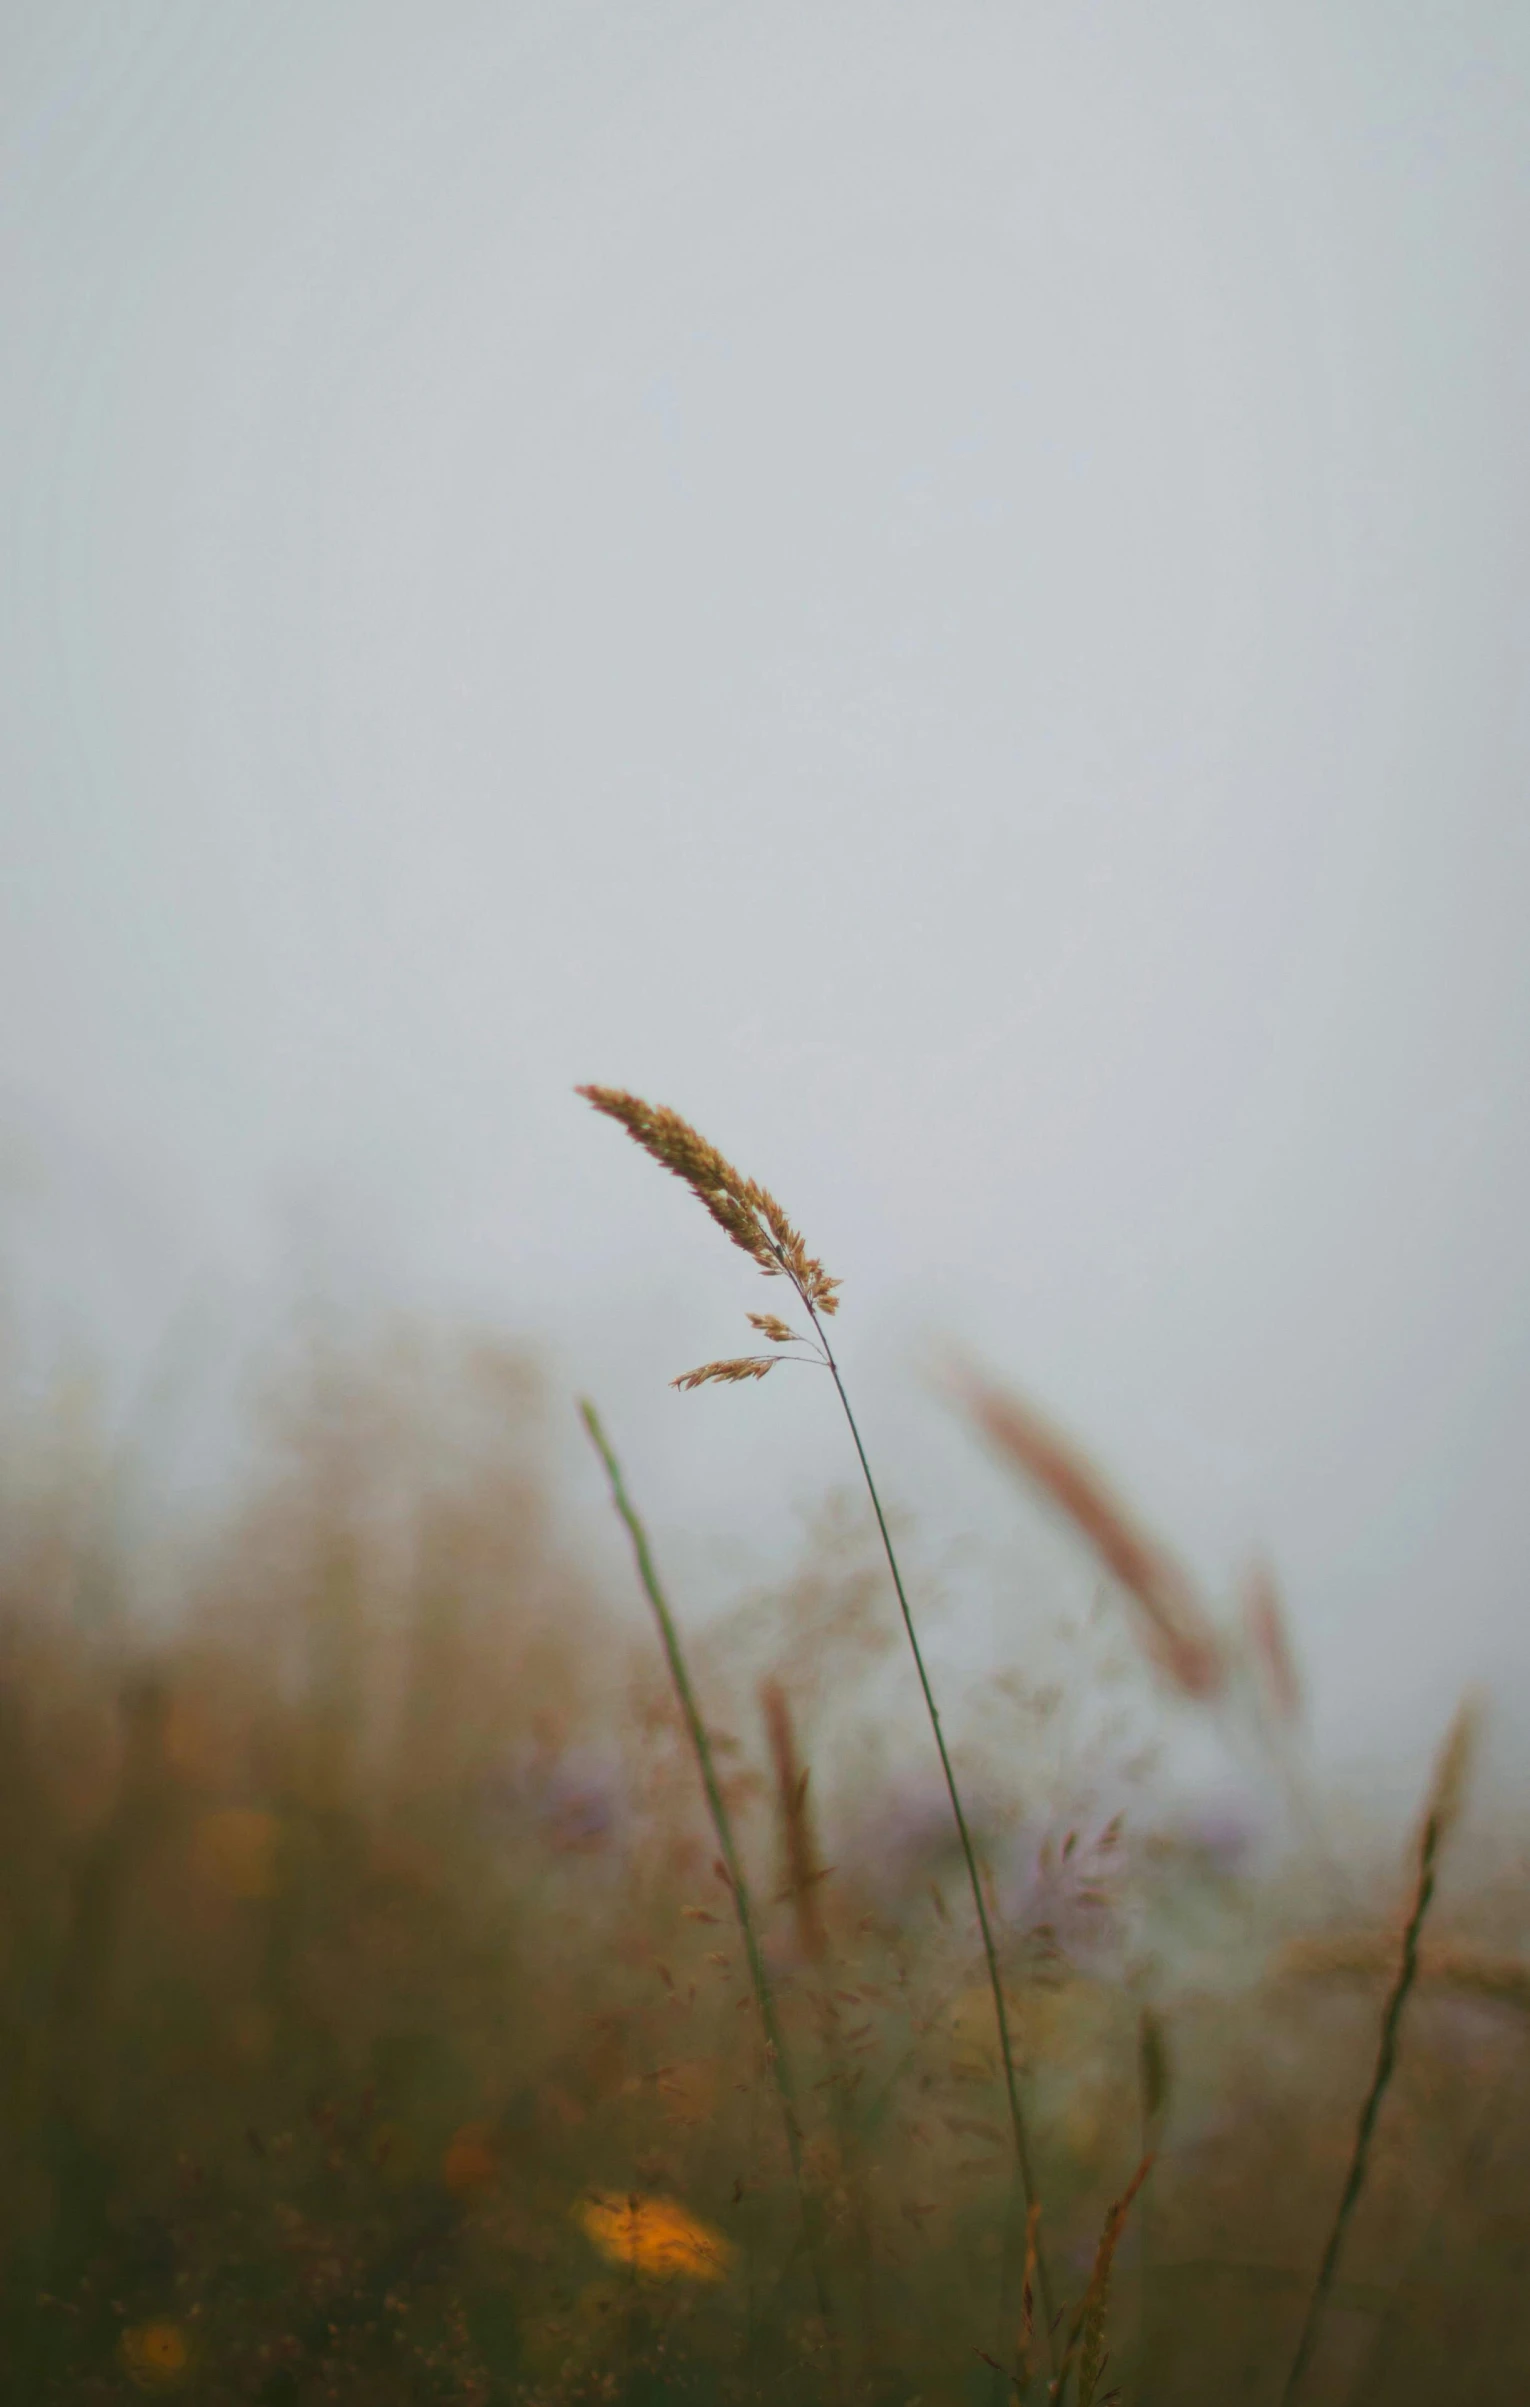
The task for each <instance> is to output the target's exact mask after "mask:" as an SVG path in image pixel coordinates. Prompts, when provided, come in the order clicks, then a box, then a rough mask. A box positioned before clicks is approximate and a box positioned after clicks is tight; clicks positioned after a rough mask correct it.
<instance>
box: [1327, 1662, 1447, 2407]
mask: <svg viewBox="0 0 1530 2407" xmlns="http://www.w3.org/2000/svg"><path fill="white" fill-rule="evenodd" d="M1476 1723H1477V1713H1476V1708H1475V1706H1474V1704H1473V1703H1472V1702H1471V1701H1470V1700H1468V1701H1467V1702H1466V1703H1465V1704H1463V1705H1462V1706H1461V1707H1460V1709H1459V1711H1458V1712H1457V1714H1456V1718H1455V1720H1454V1721H1453V1722H1452V1724H1451V1726H1450V1730H1449V1732H1448V1734H1447V1736H1446V1739H1445V1744H1444V1746H1443V1747H1442V1748H1441V1750H1440V1756H1439V1761H1438V1763H1437V1764H1436V1767H1435V1774H1434V1780H1433V1783H1432V1785H1431V1788H1430V1792H1429V1802H1428V1804H1427V1805H1426V1807H1425V1809H1424V1819H1423V1823H1422V1825H1421V1827H1420V1830H1419V1838H1418V1872H1417V1878H1416V1880H1415V1883H1414V1890H1413V1903H1412V1906H1411V1907H1410V1909H1409V1912H1408V1919H1407V1922H1406V1924H1405V1926H1404V1929H1403V1937H1402V1950H1401V1953H1400V1955H1399V1957H1398V1963H1397V1974H1396V1978H1395V1979H1394V1980H1393V1983H1392V1987H1391V1990H1390V1992H1389V1993H1388V1996H1387V2002H1386V2006H1385V2008H1384V2009H1383V2012H1382V2017H1381V2039H1380V2043H1379V2045H1378V2047H1377V2050H1376V2069H1375V2071H1374V2072H1373V2074H1372V2075H1371V2085H1370V2088H1369V2089H1368V2090H1367V2091H1366V2094H1365V2101H1364V2104H1363V2105H1362V2106H1361V2109H1360V2119H1359V2122H1358V2123H1357V2124H1356V2127H1355V2144H1354V2147H1353V2149H1352V2150H1351V2153H1350V2160H1349V2171H1348V2173H1347V2175H1346V2176H1345V2181H1344V2188H1343V2190H1342V2191H1341V2193H1340V2196H1339V2204H1338V2208H1337V2210H1336V2212H1335V2214H1334V2219H1333V2227H1332V2229H1331V2230H1330V2232H1329V2234H1328V2242H1327V2245H1326V2247H1325V2248H1324V2250H1323V2255H1322V2260H1321V2262H1320V2264H1319V2266H1318V2272H1317V2279H1316V2281H1315V2282H1314V2283H1313V2285H1312V2296H1311V2298H1310V2299H1309V2300H1308V2302H1307V2313H1306V2316H1305V2318H1304V2320H1303V2323H1302V2328H1301V2334H1300V2337H1299V2338H1298V2340H1297V2343H1296V2354H1295V2356H1294V2357H1293V2358H1292V2360H1291V2371H1290V2372H1289V2374H1288V2375H1287V2376H1286V2386H1285V2389H1284V2390H1283V2392H1282V2393H1281V2407H1291V2402H1292V2401H1293V2400H1294V2399H1295V2397H1296V2395H1297V2393H1298V2391H1299V2390H1300V2388H1301V2385H1302V2381H1303V2378H1304V2376H1305V2374H1306V2371H1307V2368H1308V2366H1309V2364H1310V2363H1311V2361H1312V2354H1313V2351H1314V2349H1315V2348H1316V2346H1317V2339H1318V2333H1319V2331H1320V2330H1321V2328H1322V2322H1323V2316H1324V2313H1325V2311H1326V2309H1327V2306H1328V2298H1329V2293H1330V2292H1331V2290H1332V2289H1333V2284H1334V2276H1335V2274H1336V2273H1337V2272H1338V2269H1339V2258H1340V2255H1341V2254H1342V2252H1343V2248H1344V2238H1345V2234H1346V2232H1347V2231H1348V2229H1349V2224H1350V2218H1351V2216H1352V2215H1353V2214H1354V2211H1355V2208H1356V2206H1357V2204H1358V2203H1359V2198H1360V2193H1361V2191H1362V2190H1363V2189H1364V2187H1365V2176H1366V2173H1367V2171H1368V2169H1369V2165H1370V2155H1371V2142H1372V2140H1373V2138H1374V2137H1375V2132H1376V2123H1377V2119H1378V2117H1379V2116H1380V2113H1381V2107H1382V2102H1383V2100H1384V2099H1385V2097H1386V2094H1387V2091H1388V2089H1389V2088H1390V2087H1391V2084H1392V2075H1393V2073H1394V2072H1395V2071H1396V2069H1397V2050H1398V2040H1399V2035H1400V2033H1401V2029H1402V2018H1403V2009H1404V2007H1405V2006H1406V2005H1407V2003H1408V1999H1409V1997H1410V1996H1411V1995H1412V1992H1413V1989H1414V1986H1415V1984H1416V1982H1417V1980H1418V1950H1419V1939H1420V1937H1421V1935H1422V1933H1423V1928H1424V1921H1425V1918H1426V1916H1427V1915H1428V1912H1429V1908H1430V1905H1431V1904H1432V1902H1433V1899H1434V1887H1435V1873H1436V1866H1437V1864H1438V1861H1439V1853H1440V1849H1441V1847H1442V1846H1443V1845H1444V1843H1445V1840H1446V1838H1447V1837H1448V1836H1449V1834H1450V1829H1451V1826H1452V1824H1453V1823H1454V1821H1455V1819H1456V1816H1457V1815H1458V1813H1459V1812H1460V1809H1461V1797H1462V1792H1463V1790H1464V1788H1465V1785H1466V1775H1467V1769H1468V1766H1469V1763H1470V1759H1471V1752H1472V1745H1473V1741H1474V1738H1475V1735H1476Z"/></svg>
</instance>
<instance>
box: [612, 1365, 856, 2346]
mask: <svg viewBox="0 0 1530 2407" xmlns="http://www.w3.org/2000/svg"><path fill="white" fill-rule="evenodd" d="M579 1413H580V1418H581V1419H582V1421H583V1422H584V1425H585V1428H586V1430H587V1431H588V1432H589V1437H590V1442H591V1444H592V1445H593V1446H594V1448H595V1451H596V1453H597V1454H598V1455H599V1456H600V1459H601V1462H602V1463H603V1464H604V1466H605V1473H606V1479H607V1481H608V1483H609V1485H610V1489H611V1501H612V1503H613V1504H614V1505H615V1507H616V1510H617V1512H618V1514H619V1515H620V1516H621V1519H622V1521H623V1522H624V1523H625V1525H626V1530H627V1535H628V1537H629V1538H630V1539H631V1541H632V1552H633V1558H634V1560H635V1561H636V1564H637V1568H638V1577H639V1578H640V1579H641V1581H642V1583H643V1587H644V1589H645V1591H646V1593H647V1597H648V1601H649V1603H650V1604H651V1605H652V1607H653V1612H654V1619H655V1620H656V1621H657V1623H658V1625H659V1636H660V1639H661V1641H662V1643H663V1647H664V1656H665V1661H666V1662H667V1663H668V1665H669V1676H670V1680H671V1682H672V1684H673V1686H674V1691H675V1696H676V1699H677V1701H678V1703H679V1706H680V1712H681V1715H682V1717H683V1719H684V1722H685V1728H686V1735H687V1736H688V1738H689V1739H690V1742H691V1751H692V1753H693V1754H694V1756H695V1758H696V1768H697V1771H698V1772H699V1773H700V1775H701V1786H702V1791H703V1794H704V1795H705V1797H706V1801H707V1811H708V1813H709V1814H710V1816H711V1820H712V1830H713V1833H714V1835H715V1837H716V1840H717V1852H718V1855H719V1857H720V1859H721V1862H722V1867H723V1871H724V1873H725V1875H726V1878H727V1886H728V1890H729V1892H730V1894H731V1896H732V1899H733V1910H734V1913H735V1914H736V1916H737V1918H738V1927H739V1936H740V1938H741V1939H742V1940H743V1943H744V1955H745V1959H746V1961H747V1963H748V1966H749V1979H750V1983H751V1985H752V1987H753V1990H754V2000H755V2006H756V2008H757V2010H758V2012H759V2017H760V2029H761V2031H762V2033H763V2035H764V2040H765V2055H766V2060H767V2062H768V2063H769V2065H770V2069H771V2073H772V2075H773V2077H774V2080H775V2085H776V2090H777V2093H778V2095H779V2097H780V2101H781V2120H782V2125H783V2128H784V2130H785V2134H786V2149H787V2155H788V2157H789V2159H790V2161H791V2169H792V2180H793V2182H794V2184H795V2186H796V2190H797V2198H798V2203H799V2206H800V2208H801V2213H802V2228H803V2237H804V2240H805V2242H806V2245H807V2251H808V2258H809V2263H810V2265H811V2268H812V2276H813V2288H814V2292H815V2295H816V2299H817V2305H818V2312H819V2314H820V2315H821V2316H823V2317H824V2319H825V2321H828V2319H829V2317H830V2304H829V2289H828V2283H827V2280H826V2279H825V2275H824V2268H823V2251H822V2245H821V2240H820V2235H819V2230H818V2216H817V2211H816V2207H815V2204H814V2201H813V2198H812V2194H811V2192H810V2190H809V2188H808V2185H807V2181H806V2178H805V2175H804V2172H803V2164H802V2128H801V2124H800V2122H799V2121H798V2116H797V2100H796V2088H795V2084H794V2082H793V2079H792V2071H791V2059H790V2057H789V2056H788V2054H787V2051H786V2044H785V2041H784V2040H783V2038H782V2035H781V2025H780V2019H779V2017H778V2015H777V2013H776V2003H775V1995H774V1992H773V1991H772V1989H771V1985H770V1975H769V1973H768V1972H767V1971H766V1969H765V1959H764V1956H763V1954H762V1953H761V1950H760V1942H759V1933H758V1931H757V1929H756V1927H755V1919H754V1909H753V1907H752V1905H751V1903H750V1897H749V1883H748V1881H747V1880H746V1879H745V1877H744V1867H743V1864H742V1862H741V1861H740V1858H739V1852H738V1848H737V1846H736V1844H735V1843H734V1837H733V1824H732V1820H731V1818H730V1816H729V1813H728V1807H727V1802H726V1800H725V1798H724V1796H723V1793H722V1786H721V1783H720V1782H719V1780H718V1777H717V1765H716V1762H715V1759H714V1757H713V1754H712V1743H711V1740H710V1739H709V1738H708V1736H707V1726H706V1723H705V1722H704V1721H703V1720H702V1718H701V1710H700V1707H699V1706H698V1705H697V1702H696V1692H695V1690H694V1688H693V1687H692V1686H691V1676H690V1672H689V1670H688V1669H687V1666H686V1661H685V1652H684V1649H683V1648H682V1646H681V1644H680V1633H679V1630H678V1629H677V1628H676V1626H675V1617H674V1615H673V1614H672V1613H671V1611H670V1609H669V1600H668V1598H667V1597H666V1596H665V1594H664V1589H663V1586H662V1584H661V1582H660V1579H659V1574H658V1570H657V1568H656V1566H655V1563H654V1559H653V1550H652V1548H651V1547H650V1545H649V1543H648V1533H647V1531H646V1530H645V1529H644V1527H643V1524H642V1522H641V1520H640V1519H639V1518H638V1514H637V1512H636V1509H635V1508H634V1506H633V1504H632V1501H631V1498H630V1497H629V1496H628V1494H627V1487H626V1482H625V1481H624V1479H623V1477H622V1470H621V1465H620V1463H619V1462H618V1461H617V1459H616V1456H615V1454H614V1452H613V1451H612V1447H611V1442H610V1440H609V1438H608V1437H607V1436H606V1433H605V1430H604V1428H603V1426H602V1424H601V1419H600V1415H599V1413H598V1412H597V1411H596V1409H595V1407H594V1405H593V1404H591V1403H590V1402H589V1400H588V1399H587V1398H586V1399H584V1400H583V1401H581V1403H580V1406H579Z"/></svg>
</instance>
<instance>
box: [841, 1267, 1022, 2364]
mask: <svg viewBox="0 0 1530 2407" xmlns="http://www.w3.org/2000/svg"><path fill="white" fill-rule="evenodd" d="M799 1292H800V1291H799ZM802 1300H803V1303H804V1305H805V1306H806V1309H807V1311H808V1314H809V1316H810V1318H811V1320H812V1323H813V1327H814V1329H815V1330H816V1332H817V1335H818V1342H819V1344H820V1345H821V1347H822V1348H823V1358H824V1361H825V1363H826V1364H827V1366H828V1370H829V1375H830V1377H831V1378H832V1379H833V1381H834V1387H835V1392H836V1393H837V1395H838V1397H839V1400H840V1404H841V1406H842V1407H843V1410H844V1415H845V1419H846V1421H847V1423H848V1424H849V1429H850V1435H851V1437H852V1439H853V1440H854V1442H855V1451H856V1455H857V1458H858V1459H859V1462H860V1466H861V1475H862V1477H863V1479H864V1480H865V1482H866V1493H867V1494H868V1496H869V1497H870V1498H871V1509H872V1511H873V1512H874V1513H875V1515H876V1522H877V1528H878V1530H879V1532H880V1533H881V1539H882V1551H883V1553H884V1554H885V1555H886V1557H887V1568H888V1570H889V1571H890V1573H891V1574H892V1584H893V1590H894V1593H895V1594H896V1596H897V1599H898V1610H899V1612H900V1613H901V1614H902V1616H903V1627H904V1631H905V1632H906V1634H907V1637H908V1643H909V1651H910V1653H911V1654H912V1655H913V1658H914V1669H915V1671H916V1672H917V1673H918V1675H919V1687H920V1690H921V1693H922V1694H923V1697H924V1706H925V1712H926V1713H927V1715H928V1716H929V1723H930V1729H931V1731H932V1733H933V1734H934V1739H935V1746H936V1751H937V1753H938V1754H939V1756H940V1768H941V1772H942V1774H943V1775H944V1778H945V1784H946V1795H947V1796H948V1797H949V1799H950V1801H951V1816H952V1819H953V1821H954V1822H955V1824H956V1835H957V1837H958V1839H959V1840H960V1842H961V1850H962V1860H963V1862H964V1863H965V1864H966V1867H967V1879H968V1883H969V1885H970V1887H971V1890H972V1902H973V1905H974V1906H975V1907H976V1909H977V1918H978V1929H979V1930H980V1931H981V1933H982V1936H983V1956H984V1960H985V1962H986V1963H987V1967H988V1983H989V1987H990V1989H991V1990H992V1992H993V2013H994V2022H995V2024H996V2026H997V2029H998V2036H999V2054H1000V2057H1001V2059H1002V2061H1003V2066H1004V2090H1005V2097H1006V2100H1007V2102H1008V2106H1009V2124H1010V2135H1011V2138H1012V2140H1013V2143H1014V2151H1015V2169H1016V2171H1017V2173H1018V2175H1019V2179H1020V2188H1021V2192H1022V2195H1023V2197H1024V2200H1025V2208H1026V2213H1027V2216H1029V2214H1030V2212H1031V2209H1032V2208H1033V2206H1034V2205H1035V2204H1036V2201H1037V2197H1038V2192H1037V2187H1036V2172H1035V2164H1034V2161H1033V2159H1032V2155H1031V2147H1030V2138H1029V2135H1028V2133H1027V2131H1026V2125H1025V2111H1024V2108H1023V2107H1022V2105H1021V2102H1020V2083H1019V2076H1018V2074H1017V2072H1016V2069H1015V2053H1014V2046H1013V2043H1012V2041H1011V2038H1010V2029H1009V2009H1008V2006H1007V2005H1006V2003H1005V1997H1004V1983H1003V1980H1002V1978H1001V1977H1000V1973H999V1956H998V1950H997V1948H996V1947H995V1945H994V1936H993V1924H992V1921H991V1919H990V1917H989V1912H988V1901H987V1899H986V1898H985V1897H984V1895H983V1880H982V1874H981V1871H980V1869H979V1865H978V1859H977V1850H976V1848H975V1847H974V1846H973V1843H972V1832H971V1830H970V1828H969V1827H968V1822H967V1814H966V1809H965V1807H964V1806H963V1804H962V1796H961V1790H960V1788H959V1787H958V1785H957V1779H956V1772H955V1768H954V1766H953V1765H952V1762H951V1754H950V1749H949V1748H948V1747H947V1745H946V1738H945V1732H944V1731H943V1730H942V1728H941V1726H940V1708H939V1706H938V1705H937V1704H936V1702H935V1691H934V1689H933V1688H932V1687H931V1685H930V1675H929V1672H928V1670H927V1668H926V1666H925V1660H924V1650H923V1648H922V1647H921V1646H920V1644H919V1632H918V1630H917V1628H916V1627H915V1624H914V1615H913V1610H912V1608H911V1606H910V1604H909V1601H908V1591H907V1589H906V1588H905V1587H904V1584H903V1573H902V1571H901V1570H900V1568H899V1565H898V1555H897V1549H896V1548H895V1547H894V1545H893V1542H892V1532H891V1530H890V1529H889V1528H888V1526H887V1515H886V1514H885V1513H884V1511H883V1510H882V1499H881V1497H880V1496H879V1494H878V1493H877V1483H876V1480H875V1478H874V1477H873V1475H872V1469H871V1464H870V1461H869V1460H868V1458H867V1454H866V1448H865V1445H864V1443H863V1441H862V1438H861V1432H860V1428H859V1425H858V1423H857V1421H856V1418H855V1413H854V1411H853V1409H852V1407H851V1403H850V1398H849V1396H848V1395H847V1393H846V1392H845V1383H844V1380H843V1379H842V1377H841V1376H840V1369H839V1364H838V1363H837V1361H836V1360H835V1358H834V1349H833V1347H832V1346H831V1345H830V1343H829V1340H828V1338H827V1336H826V1335H825V1333H824V1328H823V1324H822V1322H821V1321H820V1319H819V1317H818V1314H817V1313H816V1312H815V1311H814V1310H813V1306H812V1303H811V1302H810V1301H809V1299H808V1298H807V1297H806V1296H803V1299H802ZM1036 2286H1037V2289H1038V2290H1039V2292H1040V2294H1041V2307H1042V2322H1043V2325H1044V2327H1045V2330H1046V2340H1047V2349H1048V2353H1049V2355H1050V2357H1051V2360H1052V2364H1053V2367H1054V2369H1055V2366H1056V2342H1055V2335H1054V2326H1055V2321H1056V2312H1057V2310H1056V2305H1055V2301H1054V2299H1053V2294H1052V2281H1051V2275H1050V2273H1049V2272H1048V2269H1047V2262H1046V2256H1045V2253H1044V2251H1043V2250H1042V2249H1041V2247H1040V2245H1039V2241H1038V2244H1037V2250H1036Z"/></svg>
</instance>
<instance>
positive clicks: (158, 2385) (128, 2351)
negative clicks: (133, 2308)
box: [121, 2323, 191, 2390]
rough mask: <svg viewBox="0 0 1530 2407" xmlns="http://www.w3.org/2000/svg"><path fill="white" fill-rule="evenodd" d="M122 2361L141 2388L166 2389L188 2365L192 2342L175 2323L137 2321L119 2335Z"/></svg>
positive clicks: (180, 2375) (179, 2377) (183, 2372)
mask: <svg viewBox="0 0 1530 2407" xmlns="http://www.w3.org/2000/svg"><path fill="white" fill-rule="evenodd" d="M121 2345H122V2362H123V2364H124V2365H125V2366H126V2367H127V2369H128V2372H129V2374H130V2375H131V2376H132V2378H133V2380H134V2381H135V2382H136V2383H137V2385H138V2387H139V2389H140V2390H169V2389H171V2388H172V2387H173V2386H174V2384H175V2383H177V2382H179V2381H180V2379H181V2377H182V2375H183V2374H185V2373H186V2372H188V2371H189V2369H190V2365H191V2343H190V2341H189V2340H188V2339H187V2337H186V2334H185V2333H184V2332H183V2331H182V2330H181V2327H180V2325H179V2324H178V2323H140V2324H134V2325H133V2327H132V2328H131V2330H129V2331H126V2332H124V2333H123V2335H122V2344H121Z"/></svg>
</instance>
